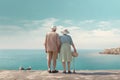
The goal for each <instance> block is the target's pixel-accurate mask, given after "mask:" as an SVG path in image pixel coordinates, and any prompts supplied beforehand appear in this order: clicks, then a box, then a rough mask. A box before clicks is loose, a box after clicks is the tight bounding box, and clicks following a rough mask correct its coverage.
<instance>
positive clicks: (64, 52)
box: [60, 34, 73, 62]
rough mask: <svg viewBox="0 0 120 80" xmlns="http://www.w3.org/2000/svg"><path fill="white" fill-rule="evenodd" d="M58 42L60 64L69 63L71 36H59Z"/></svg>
mask: <svg viewBox="0 0 120 80" xmlns="http://www.w3.org/2000/svg"><path fill="white" fill-rule="evenodd" d="M60 42H61V48H60V60H61V61H62V62H68V61H69V62H70V61H71V60H72V55H71V45H72V44H73V41H72V38H71V36H69V35H66V34H64V35H62V36H60Z"/></svg>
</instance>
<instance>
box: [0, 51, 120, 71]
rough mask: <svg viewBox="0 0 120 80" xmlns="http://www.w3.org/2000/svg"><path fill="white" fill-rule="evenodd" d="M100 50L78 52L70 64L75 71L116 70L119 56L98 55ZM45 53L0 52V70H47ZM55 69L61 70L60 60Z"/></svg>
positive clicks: (119, 63) (119, 60)
mask: <svg viewBox="0 0 120 80" xmlns="http://www.w3.org/2000/svg"><path fill="white" fill-rule="evenodd" d="M99 51H101V50H87V49H84V50H78V53H79V57H78V58H75V59H74V60H73V62H72V63H71V69H72V68H73V64H74V65H75V68H76V70H118V69H120V55H105V54H99ZM46 63H47V60H46V53H45V52H44V50H0V70H17V69H18V68H19V67H20V66H23V67H24V68H27V67H29V66H31V67H32V69H33V70H46V69H47V64H46ZM57 69H60V70H62V64H61V62H60V60H59V59H58V60H57Z"/></svg>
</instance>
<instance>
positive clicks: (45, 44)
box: [44, 35, 47, 53]
mask: <svg viewBox="0 0 120 80" xmlns="http://www.w3.org/2000/svg"><path fill="white" fill-rule="evenodd" d="M44 46H45V52H46V53H47V35H46V37H45V43H44Z"/></svg>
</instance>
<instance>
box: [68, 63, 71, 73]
mask: <svg viewBox="0 0 120 80" xmlns="http://www.w3.org/2000/svg"><path fill="white" fill-rule="evenodd" d="M68 73H71V71H70V61H68Z"/></svg>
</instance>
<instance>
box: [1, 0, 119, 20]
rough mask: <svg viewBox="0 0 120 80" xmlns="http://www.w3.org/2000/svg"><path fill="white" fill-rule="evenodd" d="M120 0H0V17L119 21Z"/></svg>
mask: <svg viewBox="0 0 120 80" xmlns="http://www.w3.org/2000/svg"><path fill="white" fill-rule="evenodd" d="M119 4H120V0H0V17H7V18H13V19H44V18H49V17H54V18H60V19H72V20H85V19H105V20H106V19H107V20H108V19H119V18H120V16H119V14H120V10H119V8H120V5H119Z"/></svg>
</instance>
